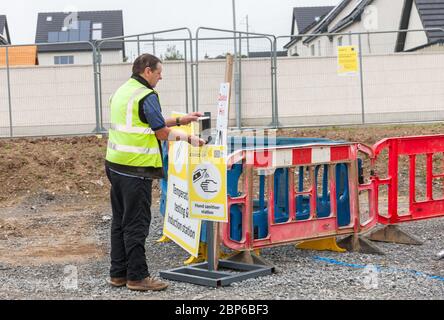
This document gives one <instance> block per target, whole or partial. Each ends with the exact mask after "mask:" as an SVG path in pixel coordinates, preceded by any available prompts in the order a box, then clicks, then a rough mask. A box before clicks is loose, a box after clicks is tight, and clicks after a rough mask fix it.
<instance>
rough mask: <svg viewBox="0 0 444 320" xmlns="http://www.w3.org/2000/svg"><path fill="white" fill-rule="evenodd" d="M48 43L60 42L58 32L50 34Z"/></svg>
mask: <svg viewBox="0 0 444 320" xmlns="http://www.w3.org/2000/svg"><path fill="white" fill-rule="evenodd" d="M48 42H49V43H53V42H59V33H58V32H48Z"/></svg>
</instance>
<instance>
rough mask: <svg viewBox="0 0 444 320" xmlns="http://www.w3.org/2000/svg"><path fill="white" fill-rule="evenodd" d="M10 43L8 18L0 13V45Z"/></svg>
mask: <svg viewBox="0 0 444 320" xmlns="http://www.w3.org/2000/svg"><path fill="white" fill-rule="evenodd" d="M6 44H11V37H10V35H9V28H8V20H7V19H6V16H5V15H1V14H0V45H6Z"/></svg>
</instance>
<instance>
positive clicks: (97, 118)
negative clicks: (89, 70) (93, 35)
mask: <svg viewBox="0 0 444 320" xmlns="http://www.w3.org/2000/svg"><path fill="white" fill-rule="evenodd" d="M96 45H97V42H94V43H93V46H92V47H93V68H94V96H95V106H96V128H95V129H94V132H96V133H100V129H101V126H100V106H99V104H100V100H99V94H100V93H99V86H98V69H97V62H98V59H97V58H98V57H97V47H96Z"/></svg>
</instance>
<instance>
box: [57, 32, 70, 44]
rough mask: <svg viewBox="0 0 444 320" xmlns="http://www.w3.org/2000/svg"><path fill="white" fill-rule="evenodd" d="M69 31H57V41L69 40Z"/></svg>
mask: <svg viewBox="0 0 444 320" xmlns="http://www.w3.org/2000/svg"><path fill="white" fill-rule="evenodd" d="M68 35H69V32H68V31H61V32H59V42H68V41H69V36H68Z"/></svg>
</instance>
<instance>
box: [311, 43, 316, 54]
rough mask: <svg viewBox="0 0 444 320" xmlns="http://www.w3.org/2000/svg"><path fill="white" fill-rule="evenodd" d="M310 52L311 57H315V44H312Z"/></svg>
mask: <svg viewBox="0 0 444 320" xmlns="http://www.w3.org/2000/svg"><path fill="white" fill-rule="evenodd" d="M310 51H311V56H312V57H314V56H315V54H316V52H315V45H314V44H312V45H311V46H310Z"/></svg>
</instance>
